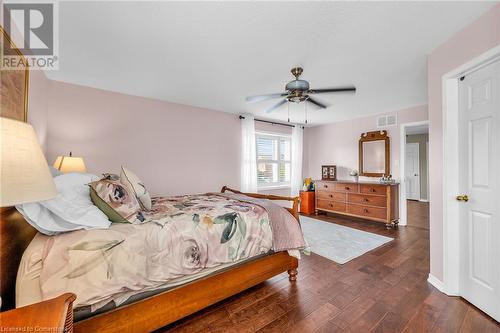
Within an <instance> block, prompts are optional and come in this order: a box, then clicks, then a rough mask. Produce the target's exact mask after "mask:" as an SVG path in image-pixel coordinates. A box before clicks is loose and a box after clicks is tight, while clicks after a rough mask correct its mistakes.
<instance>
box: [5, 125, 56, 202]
mask: <svg viewBox="0 0 500 333" xmlns="http://www.w3.org/2000/svg"><path fill="white" fill-rule="evenodd" d="M0 139H1V141H0V157H1V159H0V207H9V206H14V205H17V204H22V203H27V202H35V201H43V200H49V199H52V198H54V197H55V196H56V195H57V189H56V186H55V184H54V181H53V180H52V175H51V174H50V170H49V166H48V165H47V161H46V160H45V156H44V155H43V152H42V149H41V147H40V145H39V144H38V140H37V138H36V134H35V131H34V130H33V127H31V125H29V124H27V123H23V122H20V121H17V120H12V119H8V118H2V117H0Z"/></svg>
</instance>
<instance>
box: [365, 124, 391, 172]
mask: <svg viewBox="0 0 500 333" xmlns="http://www.w3.org/2000/svg"><path fill="white" fill-rule="evenodd" d="M382 140H383V141H385V172H384V173H375V172H363V142H370V141H382ZM390 174H391V141H390V138H389V136H388V135H387V131H385V130H384V131H373V132H366V133H361V138H360V139H359V175H360V176H365V177H382V176H389V175H390Z"/></svg>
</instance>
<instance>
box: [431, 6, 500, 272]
mask: <svg viewBox="0 0 500 333" xmlns="http://www.w3.org/2000/svg"><path fill="white" fill-rule="evenodd" d="M499 44H500V4H498V5H496V6H495V7H493V8H492V9H491V10H489V11H488V12H487V13H485V14H484V15H482V16H481V17H480V18H479V19H478V20H476V21H475V22H474V23H472V24H471V25H469V26H468V27H466V28H465V29H464V30H462V31H461V32H459V33H457V34H456V35H455V36H453V37H452V38H451V39H450V40H448V41H447V42H445V43H444V44H442V45H441V46H439V47H438V48H437V49H435V50H434V51H433V52H432V53H431V54H430V55H429V57H428V64H427V71H428V74H427V77H428V84H427V89H428V99H429V121H430V124H429V167H430V170H431V173H430V175H429V177H430V178H429V183H430V199H431V205H430V230H431V234H430V235H431V236H430V237H431V239H430V243H431V274H433V275H434V276H435V277H437V278H438V279H441V280H442V278H443V183H442V179H443V177H444V175H443V172H442V171H443V163H442V156H443V140H442V135H443V117H442V109H441V107H442V86H441V85H442V76H443V75H444V74H446V73H448V72H450V71H451V70H453V69H455V68H457V67H459V66H460V65H462V64H464V63H466V62H468V61H470V60H472V59H474V58H475V57H477V56H479V55H480V54H482V53H484V52H486V51H487V50H489V49H491V48H493V47H495V46H497V45H499Z"/></svg>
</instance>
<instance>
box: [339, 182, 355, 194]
mask: <svg viewBox="0 0 500 333" xmlns="http://www.w3.org/2000/svg"><path fill="white" fill-rule="evenodd" d="M335 191H337V192H344V193H358V184H353V183H335Z"/></svg>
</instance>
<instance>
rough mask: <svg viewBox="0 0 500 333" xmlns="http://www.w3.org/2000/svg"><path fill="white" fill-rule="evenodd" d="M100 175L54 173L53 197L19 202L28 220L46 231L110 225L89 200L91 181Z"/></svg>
mask: <svg viewBox="0 0 500 333" xmlns="http://www.w3.org/2000/svg"><path fill="white" fill-rule="evenodd" d="M98 179H99V177H97V176H95V175H92V174H87V173H67V174H63V175H60V176H57V177H54V183H55V184H56V188H57V190H58V192H59V193H58V194H57V196H56V197H55V198H54V199H51V200H46V201H40V202H35V203H27V204H22V205H18V206H16V208H17V209H18V210H19V211H20V212H21V214H22V215H23V216H24V217H25V218H26V220H27V221H28V222H29V223H30V224H31V225H33V227H35V228H36V229H37V230H38V231H40V232H41V233H43V234H46V235H53V234H56V233H60V232H66V231H72V230H78V229H102V228H109V226H110V224H111V222H110V221H109V220H108V218H107V216H106V215H104V213H103V212H102V211H101V210H100V209H99V208H97V207H96V206H94V204H93V203H92V201H91V200H90V194H89V187H88V185H87V184H88V183H90V182H92V181H95V180H98Z"/></svg>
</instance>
